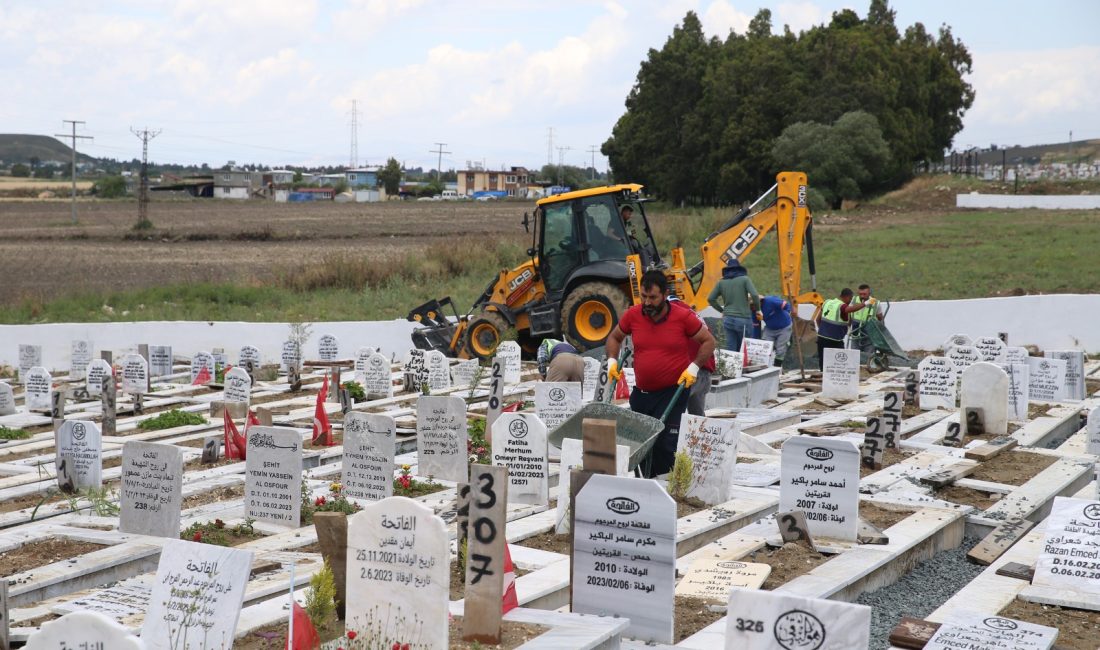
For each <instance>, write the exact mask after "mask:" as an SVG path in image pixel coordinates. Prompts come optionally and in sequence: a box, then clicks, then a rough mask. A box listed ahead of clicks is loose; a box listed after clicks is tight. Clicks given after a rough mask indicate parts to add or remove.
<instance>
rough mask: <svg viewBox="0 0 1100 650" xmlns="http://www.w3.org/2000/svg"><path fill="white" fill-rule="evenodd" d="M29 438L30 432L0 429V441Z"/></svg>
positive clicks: (6, 428)
mask: <svg viewBox="0 0 1100 650" xmlns="http://www.w3.org/2000/svg"><path fill="white" fill-rule="evenodd" d="M30 437H31V432H30V431H24V430H22V429H10V428H8V427H0V440H26V439H27V438H30Z"/></svg>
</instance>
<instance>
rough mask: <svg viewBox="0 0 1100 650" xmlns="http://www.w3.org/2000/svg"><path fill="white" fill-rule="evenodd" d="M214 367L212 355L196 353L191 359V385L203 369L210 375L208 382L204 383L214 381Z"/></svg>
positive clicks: (201, 351) (202, 352)
mask: <svg viewBox="0 0 1100 650" xmlns="http://www.w3.org/2000/svg"><path fill="white" fill-rule="evenodd" d="M214 365H215V361H214V355H213V354H210V353H209V352H206V351H204V350H200V351H198V352H196V353H195V355H194V356H193V357H191V383H192V384H194V383H195V381H196V380H197V379H198V378H199V374H200V373H201V372H202V371H203V369H205V370H206V372H207V373H209V375H210V380H209V381H208V382H206V383H209V382H212V381H214V373H215V369H214Z"/></svg>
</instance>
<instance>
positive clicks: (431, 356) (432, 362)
mask: <svg viewBox="0 0 1100 650" xmlns="http://www.w3.org/2000/svg"><path fill="white" fill-rule="evenodd" d="M424 365H425V367H427V369H428V390H430V391H432V392H433V393H436V392H439V391H444V390H447V389H448V388H450V387H451V365H450V362H449V361H447V356H446V355H444V354H443V353H442V352H440V351H439V350H429V351H428V352H427V353H425V354H424Z"/></svg>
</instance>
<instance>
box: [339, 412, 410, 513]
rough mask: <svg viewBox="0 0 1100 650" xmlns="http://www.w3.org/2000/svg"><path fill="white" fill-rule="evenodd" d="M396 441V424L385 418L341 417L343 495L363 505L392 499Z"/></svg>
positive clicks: (376, 414)
mask: <svg viewBox="0 0 1100 650" xmlns="http://www.w3.org/2000/svg"><path fill="white" fill-rule="evenodd" d="M396 439H397V423H395V422H394V420H393V418H392V417H390V416H388V415H382V414H378V413H358V412H355V411H352V412H350V413H348V414H347V415H345V416H344V461H343V479H342V481H343V485H344V488H343V489H344V494H346V495H347V496H349V497H351V498H354V499H364V500H366V501H381V500H382V499H385V498H386V497H391V496H393V470H394V462H393V458H394V453H395V450H396Z"/></svg>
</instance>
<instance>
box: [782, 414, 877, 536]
mask: <svg viewBox="0 0 1100 650" xmlns="http://www.w3.org/2000/svg"><path fill="white" fill-rule="evenodd" d="M859 464H860V454H859V449H858V448H856V446H855V444H854V443H852V442H850V441H848V440H838V439H835V438H810V437H805V436H793V437H791V438H788V439H787V440H786V441H785V442H784V443H783V452H782V457H781V458H780V466H781V470H780V471H781V478H780V483H779V486H780V487H779V511H780V512H788V511H790V510H801V511H802V512H804V513H806V523H807V525H808V526H809V528H810V535H811V536H813V537H832V538H836V539H842V540H847V541H853V542H854V541H856V533H857V531H858V530H859V517H858V514H857V513H858V509H859Z"/></svg>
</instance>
